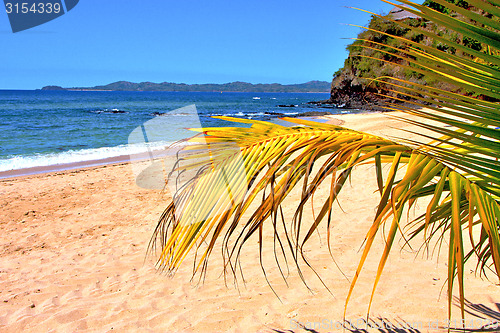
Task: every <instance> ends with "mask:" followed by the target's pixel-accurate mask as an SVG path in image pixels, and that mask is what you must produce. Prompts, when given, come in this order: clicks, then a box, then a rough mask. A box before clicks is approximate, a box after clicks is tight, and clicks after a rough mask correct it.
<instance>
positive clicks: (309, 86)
mask: <svg viewBox="0 0 500 333" xmlns="http://www.w3.org/2000/svg"><path fill="white" fill-rule="evenodd" d="M330 85H331V83H330V82H326V81H309V82H306V83H300V84H279V83H270V84H268V83H258V84H252V83H248V82H230V83H223V84H215V83H206V84H185V83H171V82H162V83H154V82H141V83H134V82H128V81H118V82H114V83H110V84H107V85H104V86H95V87H75V88H63V87H59V86H46V87H43V88H42V90H84V91H92V90H108V91H109V90H111V91H199V92H330Z"/></svg>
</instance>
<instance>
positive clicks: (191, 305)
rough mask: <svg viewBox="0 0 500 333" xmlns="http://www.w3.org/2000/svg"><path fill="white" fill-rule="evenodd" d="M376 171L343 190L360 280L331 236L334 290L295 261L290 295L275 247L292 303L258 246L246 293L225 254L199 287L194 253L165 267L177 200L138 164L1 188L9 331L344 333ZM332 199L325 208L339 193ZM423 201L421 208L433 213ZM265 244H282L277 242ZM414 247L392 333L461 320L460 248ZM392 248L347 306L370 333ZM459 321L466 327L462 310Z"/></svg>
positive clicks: (487, 297) (492, 297)
mask: <svg viewBox="0 0 500 333" xmlns="http://www.w3.org/2000/svg"><path fill="white" fill-rule="evenodd" d="M392 114H393V115H394V113H392ZM333 118H335V119H340V120H342V121H344V126H346V127H350V128H354V129H359V130H363V131H368V132H371V133H374V134H386V135H393V136H406V137H408V136H409V134H404V133H402V132H401V131H400V129H401V128H407V129H411V127H410V126H409V125H402V124H401V123H398V122H396V121H395V120H391V119H388V115H387V114H381V113H373V114H365V115H359V114H355V115H342V116H335V117H333ZM374 174H375V172H374V169H373V167H370V166H363V167H359V168H357V169H356V170H355V174H354V176H353V178H352V183H351V184H348V185H346V186H345V188H344V189H343V192H342V194H341V195H340V202H339V203H340V206H341V207H342V209H340V208H339V207H338V205H336V207H335V214H334V218H333V227H332V230H331V232H332V240H331V247H332V253H333V256H334V258H335V260H336V262H337V264H338V265H339V267H340V268H341V269H342V271H343V272H344V273H345V275H346V277H347V278H346V277H344V276H343V274H342V273H341V272H340V271H339V269H338V268H337V267H336V265H335V263H334V262H333V261H332V259H331V257H330V255H329V252H328V247H327V245H326V233H325V232H324V229H322V230H323V233H322V234H321V238H319V236H317V235H315V236H314V237H313V239H311V240H310V241H309V243H308V244H309V245H308V247H307V249H306V255H307V256H308V258H309V259H310V263H311V264H312V265H313V267H314V268H315V269H316V271H317V272H318V274H319V275H320V276H321V277H322V279H323V282H324V283H325V284H326V285H327V286H328V288H329V290H330V292H328V290H327V289H326V288H325V287H324V286H323V285H322V284H321V282H320V281H319V280H318V278H317V277H316V275H315V273H314V272H313V271H311V270H310V269H308V268H307V267H305V266H304V267H303V274H304V277H305V280H306V282H307V283H308V286H309V288H310V290H309V289H308V288H307V287H306V286H305V285H304V283H303V282H302V281H301V279H300V277H299V276H298V274H297V269H296V268H295V267H294V265H293V263H290V265H289V271H290V273H289V277H288V279H287V283H288V286H287V284H286V283H285V282H284V281H283V279H282V277H281V274H280V272H279V270H278V269H277V268H276V265H274V264H273V262H274V257H273V253H272V251H266V252H265V254H266V255H267V257H266V258H265V263H266V267H267V270H266V272H267V279H268V280H269V282H270V283H271V285H272V286H273V288H274V291H275V292H276V294H277V295H278V296H279V298H278V297H277V296H275V294H274V293H273V290H272V289H271V288H270V287H269V285H268V284H267V282H266V279H265V278H264V275H263V273H262V270H261V266H260V263H259V256H258V251H257V239H254V240H250V241H249V244H248V248H247V249H246V250H245V251H244V252H243V254H242V269H243V273H244V276H245V282H246V283H243V282H242V280H241V279H240V280H239V284H238V287H237V288H236V287H235V286H234V284H233V281H232V280H231V279H229V280H228V283H227V285H226V283H225V281H224V279H223V277H222V276H221V272H222V270H221V267H222V259H221V256H220V255H219V253H220V251H214V254H213V256H212V257H211V261H210V265H209V268H208V271H207V276H206V279H205V281H204V283H197V282H198V280H197V279H196V280H194V281H190V279H191V273H192V259H193V257H192V256H191V257H188V258H187V259H186V261H185V262H184V265H183V266H181V268H180V269H179V270H178V271H177V273H176V274H175V275H174V276H173V277H169V276H166V275H165V274H164V273H160V272H158V271H157V270H156V269H155V267H154V263H155V257H154V256H149V257H146V256H145V255H146V250H147V245H148V242H149V239H150V237H151V235H152V232H153V229H154V227H155V225H156V222H157V220H158V218H159V216H160V214H161V212H162V211H163V209H164V208H165V207H166V205H167V203H168V199H169V195H168V194H162V193H161V192H160V191H158V190H146V189H141V188H139V187H138V186H136V184H135V181H134V177H133V174H132V171H131V167H130V165H128V164H126V163H123V164H115V165H108V166H100V167H92V168H87V169H79V170H73V171H64V172H57V173H51V174H39V175H33V176H25V177H17V178H14V179H4V180H0V194H1V195H0V206H1V211H2V214H1V217H0V228H1V229H0V231H1V232H0V331H2V332H21V331H30V332H44V331H57V332H72V331H99V332H108V331H119V332H123V331H132V332H135V331H141V332H142V331H151V332H157V331H158V332H163V331H168V332H226V331H233V332H292V331H293V332H306V331H308V329H313V331H318V332H329V331H333V332H335V331H338V332H340V331H341V324H340V323H341V322H342V319H343V311H344V303H345V299H346V295H347V292H348V289H349V281H348V279H352V277H353V276H354V273H355V270H356V267H357V264H358V260H359V258H360V255H361V252H360V251H359V249H360V247H361V245H362V242H363V239H364V236H365V234H366V232H367V231H368V228H369V227H370V225H371V223H372V221H373V217H374V214H375V208H376V205H377V199H378V197H377V194H376V193H375V190H376V181H375V177H374ZM322 191H323V192H320V193H318V194H317V195H316V198H317V200H318V201H317V202H320V201H321V197H323V198H324V197H325V196H326V193H327V192H326V191H327V190H326V189H324V190H322ZM321 193H323V195H321ZM298 197H299V193H298V192H297V191H296V192H294V193H293V194H292V196H291V198H290V201H289V202H288V203H287V205H286V206H285V215H286V217H287V218H291V216H292V214H293V208H294V207H293V205H292V204H291V203H293V202H294V201H295V202H297V201H296V200H297V199H298ZM418 206H419V207H417V213H418V211H419V209H420V211H422V209H425V205H424V203H422V204H420V205H418ZM316 209H317V210H319V207H317V208H316ZM269 230H270V229H268V231H269ZM265 240H267V241H270V242H272V235H269V234H267V235H266V236H265ZM402 244H403V241H402V240H397V241H396V243H395V247H394V250H393V253H391V255H390V257H389V260H388V262H387V265H386V268H385V271H384V273H383V275H382V279H381V281H380V284H379V286H378V289H377V291H376V294H375V297H374V301H373V305H372V308H371V316H370V317H371V318H372V319H374V320H375V322H376V323H377V324H379V325H382V323H385V325H401V324H402V323H404V322H406V324H407V325H411V326H413V327H414V328H416V329H418V331H420V332H427V331H432V332H434V331H438V329H437V327H438V326H442V325H444V324H445V320H447V318H448V309H447V295H446V290H445V289H446V288H445V289H442V287H443V285H444V284H445V283H446V276H447V264H446V262H447V252H446V250H443V251H442V252H443V253H441V255H440V256H439V257H438V255H437V254H436V253H435V254H434V256H433V257H432V258H427V257H426V256H425V255H422V254H417V252H416V250H418V246H417V248H414V249H413V251H412V250H410V249H408V248H405V249H404V250H402V251H400V250H399V248H400V246H401V245H402ZM417 245H418V243H417ZM446 245H447V243H446V241H445V244H444V247H446ZM383 246H384V241H383V239H382V236H381V235H379V236H378V237H377V240H376V242H375V244H374V248H373V253H372V254H371V255H370V256H369V258H368V262H367V264H366V266H365V269H364V270H363V272H362V273H361V277H360V279H359V282H358V284H357V286H356V288H355V290H354V293H353V296H352V299H351V301H350V303H349V306H348V309H347V314H346V319H347V320H349V321H350V322H351V323H352V324H353V325H355V326H357V327H358V328H360V329H361V328H365V327H364V326H363V318H366V313H367V308H368V303H369V299H370V293H371V290H372V285H373V280H374V276H375V273H376V270H377V266H378V260H379V258H380V255H381V253H382V250H383ZM473 268H474V267H473V265H471V266H470V267H467V270H466V276H465V283H466V298H467V299H468V300H469V301H470V302H472V303H473V304H480V305H482V306H483V312H487V311H486V310H487V309H490V310H491V312H490V313H489V316H488V315H487V314H484V313H483V314H481V315H482V316H483V317H484V318H486V319H491V317H494V316H497V318H500V308H499V305H498V303H500V289H499V287H498V286H497V285H495V283H497V282H495V280H493V282H489V281H486V280H482V279H480V278H479V277H475V275H474V273H473V272H472V271H471V269H473ZM455 295H458V290H455ZM474 313H477V312H474ZM453 318H454V319H460V312H459V309H458V308H457V307H456V306H454V307H453ZM467 318H469V319H474V320H476V322H475V324H474V325H479V324H483V323H484V322H479V319H478V318H476V317H474V316H472V315H469V314H468V315H467ZM372 324H374V323H372ZM301 325H302V327H301ZM475 327H476V328H478V326H475ZM348 328H351V327H349V326H348ZM310 331H311V330H309V332H310ZM373 331H377V330H373ZM406 331H407V332H416V331H415V330H413V331H412V330H410V329H408V330H406ZM382 332H390V330H388V329H386V330H383V331H382ZM403 332H404V331H403Z"/></svg>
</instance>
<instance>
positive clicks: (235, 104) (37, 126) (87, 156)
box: [0, 90, 341, 177]
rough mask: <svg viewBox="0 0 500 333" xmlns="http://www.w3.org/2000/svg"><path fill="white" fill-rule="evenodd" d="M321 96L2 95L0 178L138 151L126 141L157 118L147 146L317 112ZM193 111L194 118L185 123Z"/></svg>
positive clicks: (120, 93)
mask: <svg viewBox="0 0 500 333" xmlns="http://www.w3.org/2000/svg"><path fill="white" fill-rule="evenodd" d="M328 97H329V96H328V94H327V93H206V92H118V91H42V90H36V91H14V90H12V91H10V90H3V91H0V119H1V121H0V133H1V134H0V172H5V171H10V170H19V169H26V168H35V167H44V168H45V169H47V168H48V169H50V167H51V166H57V165H63V164H68V163H80V164H81V165H85V162H87V161H94V162H95V161H99V160H105V159H109V158H113V157H117V156H126V155H129V154H133V153H136V152H140V151H143V150H144V146H143V145H142V146H141V145H140V144H135V143H133V142H130V136H131V133H132V131H134V129H136V128H140V126H141V125H143V124H145V123H148V121H151V120H152V119H155V118H158V117H163V116H164V115H167V116H168V118H162V119H164V121H163V125H162V126H164V127H165V128H164V133H166V135H165V136H164V137H163V138H160V139H158V140H153V139H151V140H150V141H159V143H158V144H160V145H164V144H168V143H171V141H175V135H174V136H172V135H170V134H175V133H173V132H175V131H176V130H175V129H176V128H188V127H199V126H200V125H201V126H203V127H208V126H227V125H230V126H235V124H234V123H228V122H226V121H222V120H220V119H214V118H211V116H221V115H226V116H233V117H241V118H247V119H258V120H271V121H277V118H278V116H283V115H284V116H300V115H301V114H303V113H305V112H308V111H324V109H318V108H317V107H315V106H311V105H308V104H306V103H307V102H310V101H319V100H324V99H327V98H328ZM278 105H287V106H288V107H279V106H278ZM290 105H293V106H295V107H290ZM188 106H189V107H188ZM186 107H188V108H186ZM183 108H184V109H183ZM193 110H195V111H196V114H197V117H193V112H192V111H193ZM327 111H330V112H332V113H336V112H339V113H340V112H341V110H337V109H328V110H327ZM195 118H197V119H195ZM170 125H171V126H170ZM236 126H243V125H236ZM142 128H144V127H142ZM161 131H162V132H163V128H162V129H161ZM167 134H169V135H170V136H169V135H167ZM0 177H2V175H1V174H0Z"/></svg>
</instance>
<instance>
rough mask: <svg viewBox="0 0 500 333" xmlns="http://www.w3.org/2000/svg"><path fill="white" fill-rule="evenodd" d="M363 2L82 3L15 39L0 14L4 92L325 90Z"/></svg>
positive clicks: (369, 5) (381, 6)
mask: <svg viewBox="0 0 500 333" xmlns="http://www.w3.org/2000/svg"><path fill="white" fill-rule="evenodd" d="M349 5H350V6H356V7H360V8H364V9H367V10H371V11H373V12H375V13H387V12H388V11H389V10H390V9H391V8H392V6H391V5H388V4H385V3H383V2H382V1H373V0H372V1H369V0H351V1H347V0H309V1H299V0H287V1H284V0H283V1H282V0H267V1H261V0H252V1H248V0H245V1H240V0H211V1H201V0H198V1H195V0H177V1H171V0H142V1H140V0H80V3H79V4H78V5H77V6H76V7H75V8H74V9H73V10H71V11H70V12H68V13H66V14H65V15H63V16H61V17H59V18H57V19H55V20H53V21H50V22H48V23H46V24H43V25H41V26H38V27H35V28H32V29H29V30H26V31H22V32H18V33H15V34H13V33H12V32H11V30H10V25H9V21H8V18H7V14H6V13H5V11H1V12H0V39H1V45H2V52H1V54H0V73H1V74H0V89H37V88H41V87H42V86H45V85H49V84H55V85H61V86H64V87H74V86H93V85H98V84H106V83H110V82H114V81H118V80H127V81H133V82H141V81H152V82H163V81H168V82H177V83H180V82H184V83H224V82H232V81H247V82H252V83H259V82H261V83H273V82H278V83H283V84H289V83H302V82H306V81H310V80H325V81H330V80H331V78H332V74H333V73H334V72H335V71H336V70H337V69H339V68H340V67H342V65H343V62H344V59H345V58H346V56H347V52H346V51H345V47H346V45H347V44H348V43H350V41H348V40H344V39H343V38H350V37H355V36H356V35H357V33H358V32H359V31H360V29H359V28H353V27H349V26H346V25H343V23H353V24H359V25H365V24H367V23H368V21H369V19H370V16H369V15H368V14H366V13H362V12H359V11H356V10H353V9H349V8H344V6H349Z"/></svg>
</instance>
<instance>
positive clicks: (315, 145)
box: [150, 0, 500, 316]
mask: <svg viewBox="0 0 500 333" xmlns="http://www.w3.org/2000/svg"><path fill="white" fill-rule="evenodd" d="M386 2H388V1H386ZM401 2H402V3H403V4H405V5H408V6H411V7H412V9H408V8H407V7H403V6H400V5H396V6H399V7H401V8H403V9H405V10H408V11H410V12H412V13H415V14H417V15H419V16H420V17H422V18H423V19H427V20H431V21H433V22H436V23H437V24H440V25H442V26H444V27H446V28H448V29H453V30H455V31H457V32H459V33H461V34H463V35H464V36H468V37H471V38H475V39H477V40H479V41H480V42H482V43H484V44H487V45H488V46H489V47H493V48H500V34H498V32H497V29H498V23H497V20H496V19H497V17H496V15H498V13H500V8H499V7H498V6H497V5H496V4H492V3H487V2H483V1H479V0H474V1H470V3H472V4H473V5H474V6H475V7H476V8H478V9H482V10H484V11H489V12H490V14H492V15H493V16H494V17H493V19H491V18H488V17H484V16H482V15H479V14H476V13H474V14H471V15H470V16H468V15H469V14H470V13H469V11H466V10H462V9H458V8H457V7H456V6H452V5H449V4H448V3H447V2H444V1H441V0H440V1H438V2H439V3H441V4H446V5H447V6H449V7H450V8H451V9H453V10H456V11H457V12H458V13H460V14H461V15H462V16H463V17H465V18H467V17H469V18H470V19H471V20H475V21H476V22H478V24H477V25H475V24H471V23H470V22H469V21H464V20H460V19H457V18H453V17H449V16H447V15H445V14H442V13H439V12H436V11H434V10H431V9H429V8H427V7H425V6H422V5H418V4H414V3H412V2H410V1H401ZM388 3H390V2H388ZM478 15H479V16H478ZM397 23H398V24H401V25H402V26H404V27H407V28H411V29H415V30H417V31H419V32H421V33H423V34H425V35H427V36H432V37H434V38H436V39H437V40H440V39H442V38H441V37H440V36H434V35H433V34H432V33H430V32H429V31H425V30H422V29H420V28H413V27H409V26H407V25H405V23H404V22H397ZM395 38H397V39H398V40H399V41H400V43H401V46H400V47H398V48H397V49H394V48H393V51H389V50H386V51H385V52H388V53H389V54H391V56H397V57H399V58H400V59H402V60H403V61H404V63H403V64H394V65H399V66H406V67H407V68H411V69H412V70H415V71H417V72H419V73H422V74H425V75H428V76H431V77H434V78H437V79H439V80H443V81H446V82H450V83H453V84H455V85H456V86H457V87H458V88H461V89H464V90H467V91H474V92H477V93H481V94H483V95H485V96H489V97H490V98H500V95H499V92H498V88H499V87H500V71H499V70H498V67H496V66H497V65H499V64H500V61H499V59H498V58H497V57H496V56H493V55H491V54H490V53H489V52H487V53H482V52H479V51H474V50H469V49H467V48H465V47H464V46H463V45H461V44H457V43H453V42H450V41H446V42H447V43H449V44H451V45H453V46H454V47H455V48H456V49H458V50H462V51H464V52H466V53H468V54H471V55H472V56H474V57H475V58H476V60H477V59H480V60H481V61H473V60H471V59H467V58H466V57H465V56H457V55H451V56H450V55H449V54H447V53H445V52H443V51H440V50H437V49H434V48H432V47H429V46H422V45H419V44H417V43H415V42H413V41H410V40H406V39H404V38H401V37H395ZM380 46H381V45H377V43H373V42H369V41H365V44H364V47H366V48H377V47H380ZM375 80H378V81H384V82H387V83H388V84H392V86H393V87H394V92H397V93H399V94H400V96H402V97H410V96H411V97H412V100H411V101H410V103H409V105H410V106H405V107H403V106H401V105H399V104H388V105H387V108H388V109H399V110H402V111H404V112H407V113H409V114H412V115H415V116H417V117H419V118H420V119H422V120H420V121H419V120H408V119H405V121H407V122H410V123H412V124H415V125H418V126H420V127H422V128H425V129H428V130H430V131H432V132H433V133H435V135H430V136H427V137H425V136H422V140H421V141H419V142H414V141H407V140H398V141H395V140H390V139H387V138H383V137H379V136H375V135H371V134H367V133H362V132H358V131H354V130H351V129H347V128H342V127H339V126H334V125H328V124H322V123H318V122H313V121H306V120H300V119H290V118H284V120H286V121H288V122H291V123H293V124H294V126H290V127H285V126H280V125H276V124H273V123H267V122H262V121H254V120H244V119H237V118H229V117H219V118H220V119H223V120H228V121H233V122H240V123H246V124H250V125H251V126H250V127H248V128H239V127H238V128H235V127H227V128H203V129H197V131H199V132H200V134H199V135H198V136H196V137H194V138H193V139H191V140H190V141H191V143H192V145H189V146H187V147H186V148H185V151H186V152H187V153H188V154H187V155H185V156H184V157H183V158H181V159H180V160H179V162H178V163H177V164H176V167H175V169H174V170H173V171H172V172H173V174H176V173H178V174H180V175H182V174H183V173H184V172H185V171H191V172H193V175H192V176H191V177H190V178H189V179H188V180H187V181H186V182H185V183H184V184H183V186H182V187H181V188H179V190H178V192H177V193H175V195H174V197H173V199H172V202H171V203H170V204H169V205H168V207H167V209H166V210H165V212H164V213H163V215H162V216H161V219H160V221H159V223H158V225H157V227H156V229H155V232H154V235H153V238H152V240H151V243H150V246H151V248H152V249H154V248H159V249H160V252H161V253H160V256H159V260H158V266H159V267H160V268H161V269H165V270H167V271H168V272H170V273H174V272H175V271H176V269H177V268H178V267H179V265H180V264H181V263H182V262H183V260H184V259H185V258H186V257H187V255H188V254H189V253H190V252H191V251H194V252H195V253H196V257H195V258H196V259H195V261H196V265H195V266H194V274H196V273H197V272H200V273H202V272H203V271H204V270H205V269H206V267H207V263H208V260H209V257H210V255H211V253H212V251H213V249H214V248H215V247H217V246H222V248H223V256H224V263H225V264H224V272H227V271H228V272H230V273H232V274H233V275H235V277H236V271H237V270H236V267H237V266H238V265H239V256H240V253H241V249H242V247H243V246H244V245H245V243H246V242H247V241H248V240H249V239H250V237H252V236H253V235H256V236H258V237H259V240H260V247H259V251H260V256H261V258H262V257H263V256H264V253H262V251H263V250H262V241H263V238H262V232H263V228H264V226H267V225H269V226H270V227H271V228H272V229H273V235H274V242H275V244H279V249H280V251H281V253H282V254H283V256H284V257H285V260H287V259H286V258H292V261H293V262H294V264H295V265H296V266H297V268H298V270H299V274H300V275H301V268H300V267H301V266H302V265H301V263H305V264H306V266H309V263H308V261H307V258H306V257H305V255H304V252H303V248H304V244H305V243H306V242H308V241H309V240H310V239H311V235H312V234H313V233H314V232H315V231H317V230H318V227H319V226H320V225H321V223H326V225H327V226H328V227H329V226H330V224H331V223H332V221H331V214H332V206H333V203H334V201H335V200H336V199H337V196H338V194H339V192H340V191H341V189H342V187H343V185H344V184H345V181H346V179H347V178H348V177H349V176H350V174H351V171H352V169H353V168H355V167H356V166H358V165H361V164H366V163H373V164H374V166H375V171H376V174H375V177H376V180H377V184H378V187H379V192H380V202H379V205H378V208H377V212H376V214H375V218H374V222H373V223H372V226H371V227H370V229H369V230H368V231H367V234H366V237H365V242H364V249H363V252H362V255H361V258H360V262H359V264H358V267H357V270H356V272H355V276H354V278H353V280H352V282H351V286H350V290H349V293H348V296H347V299H346V307H345V308H346V310H347V304H348V302H349V299H350V297H351V295H352V292H353V289H354V287H355V285H356V282H357V279H358V277H359V275H360V274H361V272H362V268H363V266H364V263H365V261H366V258H367V255H368V253H369V252H370V250H371V246H372V244H373V242H374V239H375V236H376V235H377V233H378V231H379V230H381V228H383V226H384V225H385V224H389V232H388V233H387V235H386V243H385V248H384V252H383V254H382V256H381V259H380V262H379V266H378V269H377V274H376V277H375V282H374V286H373V289H372V294H371V299H370V305H371V301H372V299H373V296H374V294H375V291H376V287H377V284H378V282H379V281H380V278H381V275H382V272H383V269H384V266H385V264H386V261H387V258H388V256H389V253H390V251H391V249H392V246H393V242H394V239H395V235H396V233H397V232H398V231H401V232H402V233H406V235H407V236H408V239H407V241H410V240H412V239H415V237H416V236H417V235H421V234H423V236H424V244H422V245H423V246H424V247H425V248H427V249H428V248H429V245H430V244H431V240H432V239H436V238H437V239H438V242H439V243H440V242H442V241H443V240H444V239H445V237H446V236H448V237H449V241H448V301H449V303H448V304H449V314H450V316H451V304H452V295H453V290H454V285H455V282H457V283H458V290H459V299H460V304H461V314H462V316H463V315H464V299H465V296H464V295H465V290H464V283H463V279H464V264H465V263H466V262H467V261H468V260H471V259H472V258H475V259H476V260H477V270H478V271H479V272H480V274H483V273H486V271H487V270H491V271H492V272H494V274H495V275H496V277H497V278H498V277H499V276H500V235H499V229H500V206H499V203H500V201H499V200H500V172H499V171H498V170H500V164H499V161H498V159H499V157H500V131H499V129H498V127H499V125H500V113H499V105H498V104H497V103H496V102H489V101H484V100H479V99H477V98H473V97H471V96H465V95H462V94H459V93H457V92H450V91H443V90H439V89H437V88H433V87H429V86H424V85H420V84H416V83H412V82H409V81H405V80H401V79H394V78H392V79H391V81H388V80H387V78H376V79H375ZM397 99H398V98H395V99H394V98H393V100H397ZM429 103H432V104H433V105H431V106H430V108H429V109H428V110H429V111H426V110H423V109H419V107H421V106H429ZM426 120H432V121H434V122H438V123H441V124H442V125H446V126H449V127H445V126H438V125H432V124H429V123H427V122H426ZM207 145H209V146H210V148H209V149H208V150H207V148H206V147H207ZM387 164H388V165H390V171H389V173H388V175H387V176H386V177H385V178H384V177H383V176H382V175H383V173H382V168H383V166H384V165H387ZM401 166H405V168H403V169H402V168H400V167H401ZM327 182H329V188H330V192H329V194H328V196H327V198H325V199H324V203H323V205H322V206H321V210H320V211H319V214H318V215H317V216H315V217H314V218H313V219H309V218H307V217H305V216H304V207H305V205H306V204H307V203H309V202H311V201H312V199H313V197H314V194H315V193H316V191H317V190H318V188H319V187H320V186H321V185H322V184H324V183H327ZM295 187H299V188H300V189H301V199H300V202H298V203H297V208H296V211H295V214H294V217H293V218H292V220H291V221H286V220H285V219H284V218H283V214H282V207H281V206H282V204H283V202H284V200H285V199H286V197H287V196H288V195H289V194H290V192H291V191H292V189H293V188H295ZM423 197H427V198H430V200H429V204H428V205H427V208H426V210H425V213H424V214H423V215H422V216H420V217H419V218H417V219H415V220H414V221H410V222H408V223H403V221H402V218H401V217H402V216H403V212H404V211H405V210H407V209H409V208H411V207H412V206H413V205H414V204H415V202H416V200H417V199H419V198H423ZM325 220H326V221H325ZM280 222H281V223H280ZM475 229H480V237H479V239H475V238H474V234H475V233H474V232H473V230H475ZM327 230H329V228H327ZM464 233H467V234H468V236H467V237H464V236H463V234H464ZM327 237H328V242H329V239H330V234H329V232H328V234H327ZM464 238H465V239H469V241H470V242H471V246H472V250H470V251H469V252H468V253H465V244H464ZM219 239H220V240H221V241H222V244H221V245H217V244H218V243H217V241H218V240H219ZM286 253H288V255H287V254H286ZM275 255H276V253H275ZM276 256H277V255H276ZM276 259H277V261H279V260H278V258H276ZM278 265H279V263H278ZM280 269H281V268H280ZM301 276H302V275H301Z"/></svg>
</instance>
